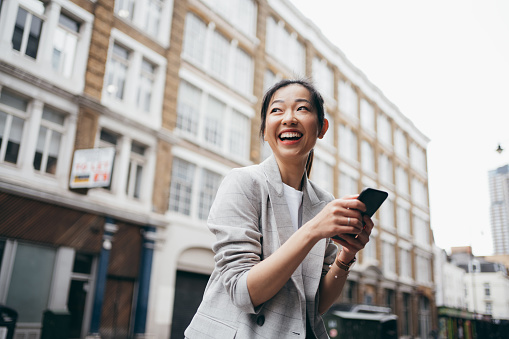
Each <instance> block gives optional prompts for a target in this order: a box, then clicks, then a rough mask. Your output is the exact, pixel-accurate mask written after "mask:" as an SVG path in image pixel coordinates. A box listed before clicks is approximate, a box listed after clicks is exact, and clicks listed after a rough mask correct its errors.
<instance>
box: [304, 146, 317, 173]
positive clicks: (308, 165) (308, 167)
mask: <svg viewBox="0 0 509 339" xmlns="http://www.w3.org/2000/svg"><path fill="white" fill-rule="evenodd" d="M314 153H315V151H314V149H311V151H309V155H308V160H307V161H306V173H307V176H308V178H309V176H310V175H311V166H313V158H314Z"/></svg>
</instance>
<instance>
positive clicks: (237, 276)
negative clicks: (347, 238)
mask: <svg viewBox="0 0 509 339" xmlns="http://www.w3.org/2000/svg"><path fill="white" fill-rule="evenodd" d="M303 193H304V194H303V205H302V207H303V208H302V224H304V223H306V222H307V221H309V220H310V219H312V218H313V217H314V216H315V215H316V214H317V213H318V212H320V211H321V210H322V208H323V207H324V206H325V205H326V204H327V203H328V202H330V201H331V200H333V196H332V195H331V194H330V193H327V192H326V191H324V190H322V189H320V188H318V187H317V186H315V185H314V184H313V183H312V182H310V181H309V180H307V178H305V183H304V185H303ZM207 224H208V227H209V229H210V230H211V231H212V232H213V233H214V234H215V235H216V238H217V242H216V243H215V244H214V246H213V251H214V253H215V257H214V259H215V262H216V265H215V268H214V271H213V272H212V275H211V277H210V280H209V282H208V284H207V287H206V289H205V293H204V295H203V300H202V302H201V304H200V307H199V308H198V311H197V313H196V314H195V316H194V318H193V320H192V321H191V324H190V325H189V327H188V328H187V329H186V331H185V336H186V338H190V339H196V338H215V339H231V338H239V339H249V338H270V339H273V338H278V339H283V338H301V339H304V338H305V337H306V312H307V317H308V319H309V321H310V323H311V324H312V326H311V327H312V329H313V331H314V333H315V336H316V337H317V338H319V339H321V338H328V335H327V333H326V330H325V326H324V324H323V321H322V318H321V316H320V315H319V314H318V310H317V309H318V285H319V283H320V279H321V277H322V276H323V275H325V274H326V273H327V272H328V270H329V265H330V264H332V262H333V261H334V258H335V255H336V251H337V247H336V245H335V244H334V243H333V242H332V241H331V240H330V239H322V240H320V241H318V242H317V243H316V245H315V246H314V247H313V248H312V249H311V251H310V252H309V254H308V255H307V256H306V258H305V259H304V261H303V262H302V265H300V266H299V267H298V268H297V270H296V271H295V272H294V273H293V274H292V277H291V279H290V280H289V281H288V282H287V283H286V284H285V285H284V287H283V288H282V289H281V290H280V291H279V292H278V293H277V294H276V295H275V296H274V297H272V298H271V299H270V300H268V301H267V302H265V303H263V304H262V305H259V306H257V307H254V306H253V304H252V303H251V299H250V297H249V293H248V290H247V274H248V272H249V270H250V269H251V267H253V266H254V265H256V264H257V263H258V262H259V261H260V260H264V259H265V258H267V257H268V256H270V255H271V254H272V253H273V252H274V251H276V250H277V249H278V248H279V247H280V246H281V244H283V243H284V242H285V241H286V240H287V239H288V238H289V237H290V236H291V235H292V234H293V233H294V228H293V226H292V221H291V218H290V212H289V209H288V206H287V204H286V199H285V197H284V191H283V182H282V180H281V174H280V172H279V168H278V165H277V162H276V159H275V158H274V156H271V157H269V158H268V159H267V160H265V161H264V162H263V163H261V164H259V165H253V166H248V167H244V168H239V169H234V170H232V171H231V172H230V173H229V174H228V175H227V176H226V177H225V178H224V180H223V182H222V183H221V186H220V187H219V190H218V192H217V195H216V198H215V200H214V203H213V204H212V207H211V210H210V214H209V218H208V222H207Z"/></svg>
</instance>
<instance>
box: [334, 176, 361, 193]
mask: <svg viewBox="0 0 509 339" xmlns="http://www.w3.org/2000/svg"><path fill="white" fill-rule="evenodd" d="M358 190H359V189H358V187H357V179H356V178H354V177H352V176H351V175H349V174H347V173H345V172H343V171H341V172H340V174H339V196H340V197H344V196H346V195H352V194H357V193H359V192H358Z"/></svg>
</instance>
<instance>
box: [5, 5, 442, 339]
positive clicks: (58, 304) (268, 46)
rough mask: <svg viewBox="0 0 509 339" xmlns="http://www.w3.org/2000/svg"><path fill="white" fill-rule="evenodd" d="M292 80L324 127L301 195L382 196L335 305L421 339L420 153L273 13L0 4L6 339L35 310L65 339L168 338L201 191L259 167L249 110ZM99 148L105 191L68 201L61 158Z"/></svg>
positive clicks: (189, 273)
mask: <svg viewBox="0 0 509 339" xmlns="http://www.w3.org/2000/svg"><path fill="white" fill-rule="evenodd" d="M290 77H310V78H312V79H313V81H314V82H315V83H316V84H317V86H318V87H319V89H320V90H321V92H322V94H323V96H324V98H325V104H326V112H327V118H328V119H329V122H330V128H329V131H328V132H327V135H326V137H325V138H324V139H323V140H320V142H319V143H318V144H317V147H316V150H315V162H314V165H313V173H312V175H311V179H312V180H314V181H315V182H317V183H318V184H319V185H322V186H323V187H324V188H326V189H328V190H329V191H331V192H333V193H334V195H335V196H343V195H346V194H354V193H358V192H359V191H360V190H361V189H362V188H363V187H365V186H372V187H378V188H381V189H384V190H386V191H388V192H389V193H390V194H389V199H388V201H387V202H386V203H385V204H384V206H383V208H382V209H381V211H380V212H379V213H377V215H376V216H375V224H376V230H375V231H374V233H373V234H374V236H373V240H372V241H371V242H370V243H369V245H368V246H367V247H366V249H364V250H363V251H362V252H361V254H360V256H359V261H358V265H357V266H356V267H355V269H354V271H353V272H352V273H351V274H350V277H349V281H348V284H347V288H346V289H345V291H344V293H343V295H342V297H341V298H340V300H338V302H349V303H367V304H374V305H383V306H390V307H391V308H392V309H393V311H394V312H395V313H396V314H398V316H399V319H400V321H399V326H400V328H399V332H400V334H401V335H402V336H403V337H410V336H419V335H420V336H421V337H425V336H426V335H427V333H429V331H430V330H431V329H432V328H434V327H435V326H436V323H435V322H436V320H435V319H436V315H435V314H434V312H435V311H434V309H435V308H434V283H433V274H432V265H433V251H432V245H433V236H432V233H431V229H430V225H429V205H428V193H427V182H428V179H427V169H426V145H427V143H428V139H427V138H426V136H424V135H423V134H422V133H421V132H420V131H419V130H417V129H416V128H415V126H414V125H413V124H412V123H411V122H410V121H409V120H408V119H407V118H406V117H405V116H404V115H403V114H402V113H401V112H400V111H399V110H398V109H397V107H396V106H395V105H394V104H392V103H391V102H390V101H389V100H388V99H387V98H386V97H385V96H384V95H383V94H382V93H381V91H380V90H379V89H378V88H376V86H375V85H373V84H372V83H370V82H369V80H368V79H367V78H366V77H365V75H364V74H362V72H361V71H360V70H358V69H357V68H356V67H355V66H354V65H352V64H351V63H350V62H349V61H348V60H347V59H346V58H345V56H344V55H343V54H342V52H341V51H340V49H339V48H338V47H336V46H334V45H332V44H331V43H330V42H329V41H328V40H327V39H326V38H325V37H324V36H323V35H322V34H321V33H320V31H319V29H318V28H317V27H316V26H315V25H314V24H313V23H312V22H310V21H309V20H308V19H306V17H305V16H304V15H303V14H302V13H300V12H298V11H297V10H296V9H295V7H294V6H293V5H292V4H291V2H289V1H288V0H235V1H212V0H182V1H180V0H179V1H172V0H157V1H156V0H140V1H119V0H117V1H106V0H96V1H93V0H74V1H70V0H51V1H36V0H9V1H6V0H3V1H1V0H0V133H2V134H1V140H3V142H2V143H1V146H0V199H2V203H1V204H0V219H1V220H2V222H1V224H0V244H1V246H2V251H1V252H2V253H3V255H2V257H0V258H2V260H1V267H0V268H1V269H0V287H1V288H0V304H2V303H3V304H6V305H7V306H12V307H14V308H16V309H17V310H18V311H19V312H20V318H19V323H18V326H17V335H19V336H20V337H21V335H26V336H28V335H29V334H30V333H33V335H36V336H40V335H41V331H42V332H44V326H43V325H44V319H43V318H44V317H43V314H48V312H47V311H48V310H49V311H50V312H49V313H50V314H53V315H55V314H56V315H61V314H63V316H61V317H62V318H61V319H69V317H70V319H71V321H70V330H71V331H73V332H72V333H73V337H83V336H85V335H90V336H92V335H95V334H98V333H100V334H101V335H102V337H105V338H106V337H115V336H125V335H129V334H136V335H138V336H143V335H145V333H146V334H150V335H154V336H155V337H157V338H159V337H161V338H163V337H164V338H167V337H168V336H170V337H182V333H183V329H184V328H185V327H186V326H187V321H188V319H189V317H190V316H191V315H192V314H193V313H194V311H195V309H196V305H197V303H199V301H200V300H201V295H202V293H203V289H204V287H205V284H206V282H207V279H208V275H209V274H210V272H211V271H212V269H213V265H214V260H213V253H212V251H211V249H210V248H211V245H212V243H213V241H214V237H213V236H212V234H210V232H209V231H208V230H207V228H206V222H205V221H206V217H207V214H208V209H209V207H210V204H211V202H212V200H213V198H214V195H215V191H216V190H217V187H218V185H219V183H220V181H221V178H222V177H223V176H224V175H225V174H226V173H227V172H228V171H229V170H230V169H231V168H232V167H239V166H245V165H249V164H253V163H258V162H259V161H261V160H263V159H264V158H265V157H267V156H268V154H269V153H270V150H269V149H268V148H267V146H266V145H263V144H262V143H261V142H260V138H259V133H258V130H259V122H260V118H259V116H258V112H259V108H260V101H261V97H262V95H263V93H264V91H265V90H266V89H267V88H268V87H269V86H270V85H272V84H273V83H275V82H276V81H277V80H279V79H282V78H290ZM104 147H112V148H114V149H115V160H114V166H113V172H112V175H111V184H110V186H108V187H102V188H90V189H73V188H70V186H69V180H70V173H71V171H72V159H73V158H72V157H73V151H75V150H81V149H90V148H104ZM34 254H35V255H36V256H37V258H39V260H40V262H38V263H34V262H31V261H29V260H27V259H26V258H27V256H29V255H34ZM35 268H37V269H38V270H40V272H39V271H38V272H37V274H40V275H41V276H44V277H45V278H44V279H45V281H44V284H45V285H44V286H39V287H40V290H37V291H35V290H34V291H33V292H32V295H31V296H32V297H33V298H35V299H36V300H38V302H37V305H36V307H28V306H27V304H26V303H25V301H24V300H23V299H22V298H20V295H22V294H23V293H25V292H26V291H27V290H30V288H32V287H30V286H28V285H26V283H24V282H25V281H26V279H24V278H28V277H29V276H30V275H31V274H34V273H32V272H31V271H30V270H34V269H35ZM22 282H23V283H22ZM18 283H19V284H18ZM39 285H41V284H39ZM35 299H34V300H35ZM28 308H30V310H28ZM51 312H52V313H51ZM66 314H67V318H65V317H66Z"/></svg>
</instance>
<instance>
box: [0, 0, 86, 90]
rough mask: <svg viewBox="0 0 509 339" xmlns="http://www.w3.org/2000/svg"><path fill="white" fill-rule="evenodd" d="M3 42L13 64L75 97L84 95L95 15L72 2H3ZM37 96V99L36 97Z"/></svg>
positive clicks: (43, 0) (17, 0)
mask: <svg viewBox="0 0 509 339" xmlns="http://www.w3.org/2000/svg"><path fill="white" fill-rule="evenodd" d="M2 11H3V13H2V14H3V17H4V18H5V19H7V18H9V19H8V20H4V22H3V23H2V29H0V40H1V41H3V42H4V43H5V42H7V45H10V46H12V47H11V48H6V49H5V51H2V52H4V53H5V56H6V57H7V58H8V60H10V61H11V62H12V64H13V65H14V66H16V67H18V68H20V69H23V70H25V71H26V72H28V73H31V74H33V75H34V76H36V77H40V78H42V79H43V80H45V81H48V82H50V83H51V84H52V85H56V86H58V87H59V88H64V89H65V90H66V91H69V92H71V93H72V94H75V95H77V94H79V93H82V92H83V88H84V85H85V74H86V72H85V70H86V67H87V56H88V54H89V49H90V40H91V36H92V24H93V20H94V15H93V14H92V13H91V12H89V11H88V10H86V9H84V8H82V7H80V6H79V5H77V4H75V2H73V1H49V0H12V1H7V2H5V1H4V5H3V8H2ZM34 96H36V95H34Z"/></svg>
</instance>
